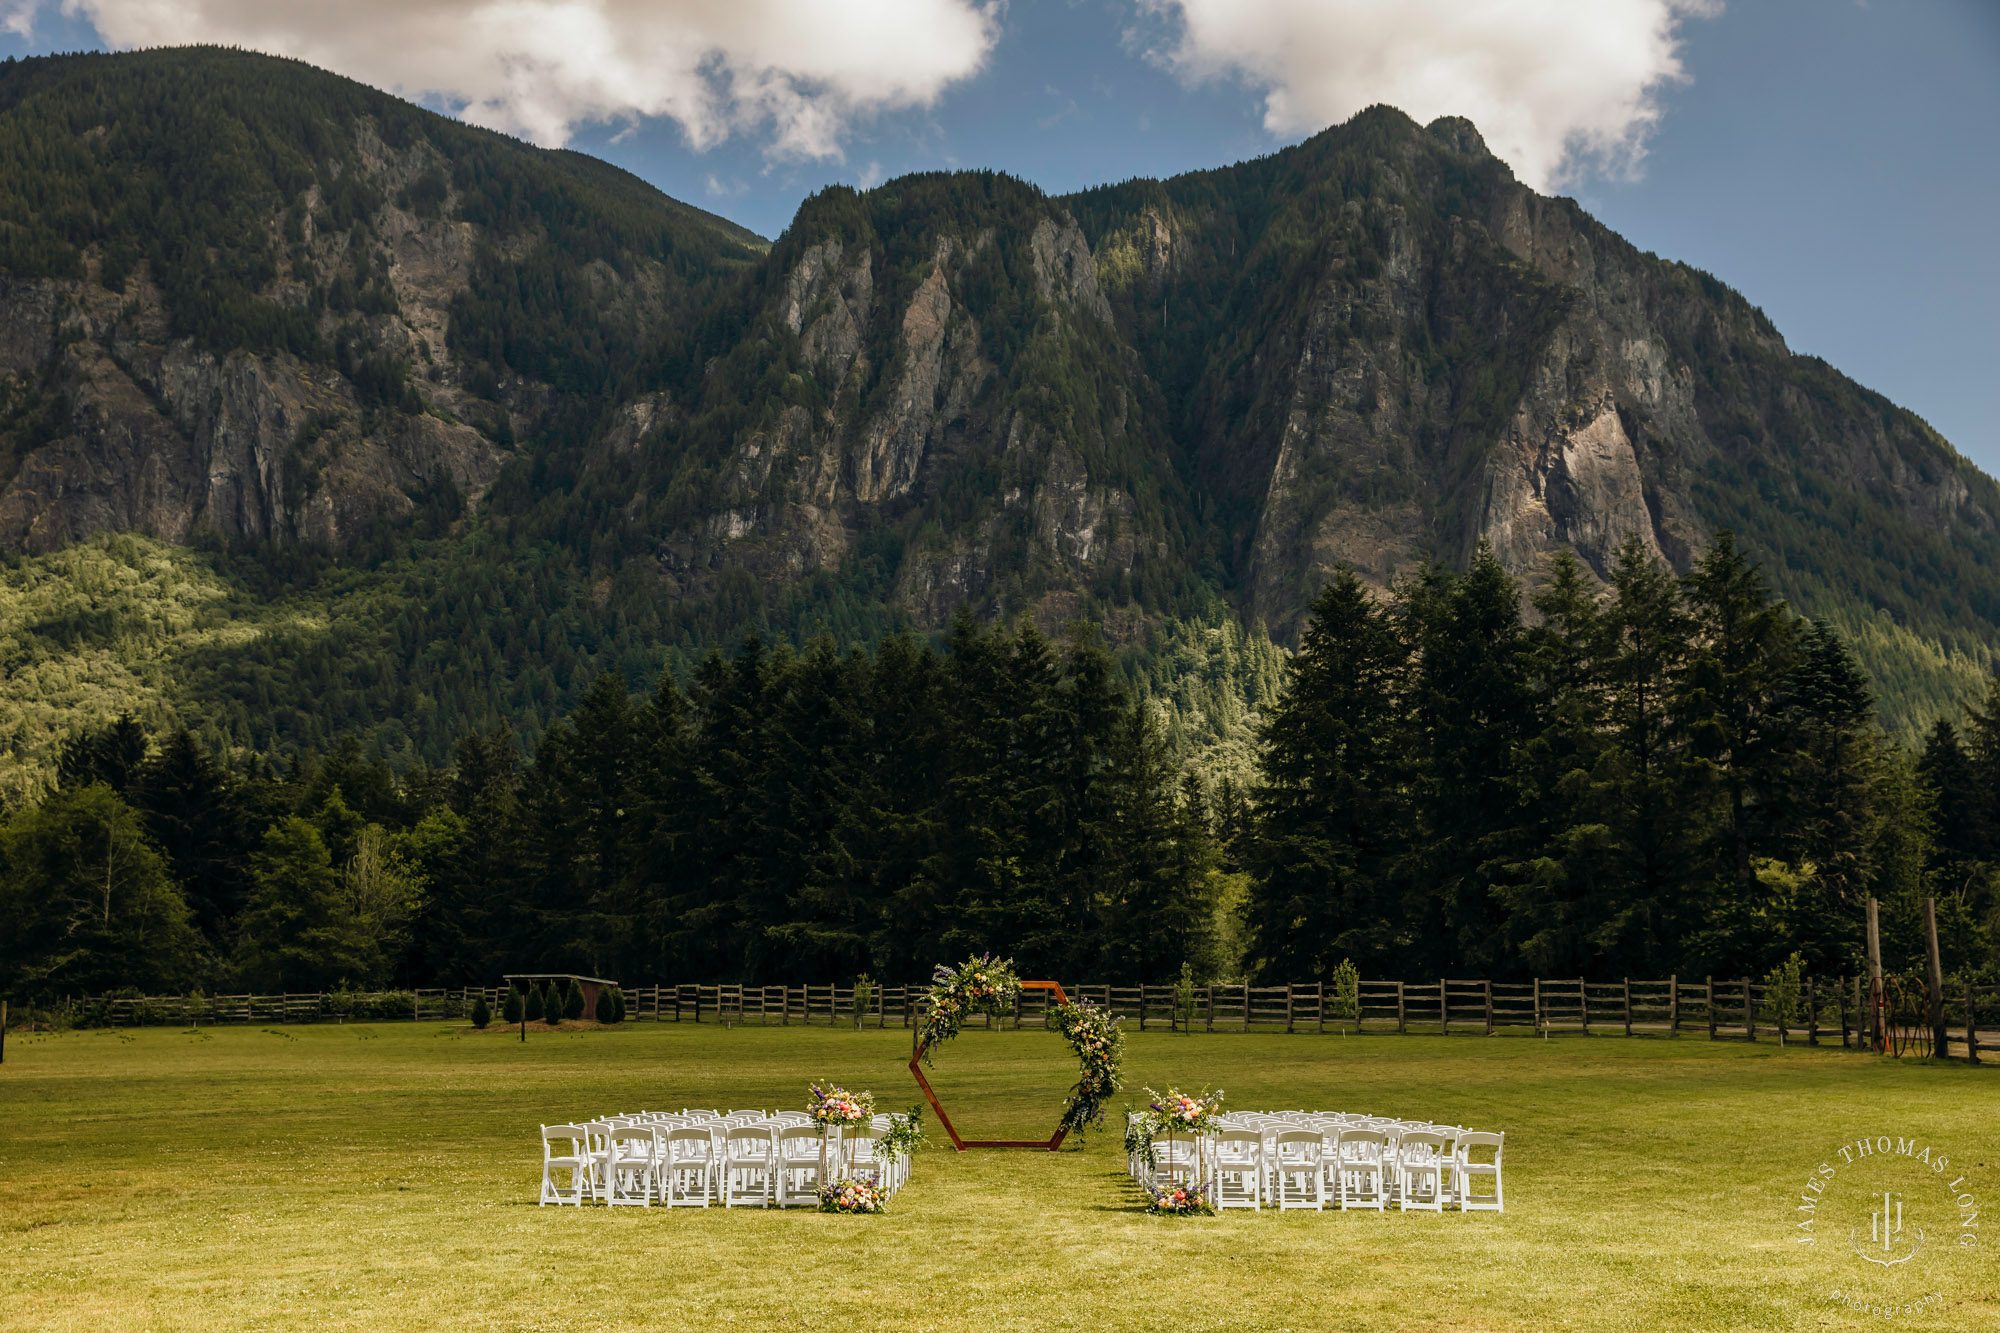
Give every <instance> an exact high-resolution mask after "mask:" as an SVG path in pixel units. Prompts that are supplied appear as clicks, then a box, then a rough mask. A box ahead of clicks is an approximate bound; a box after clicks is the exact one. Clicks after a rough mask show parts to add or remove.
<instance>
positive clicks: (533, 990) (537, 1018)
mask: <svg viewBox="0 0 2000 1333" xmlns="http://www.w3.org/2000/svg"><path fill="white" fill-rule="evenodd" d="M527 1005H528V1009H527V1013H528V1021H529V1022H530V1023H539V1022H541V1021H542V988H541V987H540V986H537V985H536V984H535V983H534V982H532V981H531V982H529V983H528V1000H527Z"/></svg>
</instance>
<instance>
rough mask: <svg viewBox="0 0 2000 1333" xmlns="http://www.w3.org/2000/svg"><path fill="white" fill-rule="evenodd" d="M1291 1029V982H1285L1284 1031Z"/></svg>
mask: <svg viewBox="0 0 2000 1333" xmlns="http://www.w3.org/2000/svg"><path fill="white" fill-rule="evenodd" d="M1291 1030H1292V983H1291V982H1289V981H1287V982H1286V983H1285V1031H1287V1032H1290V1031H1291Z"/></svg>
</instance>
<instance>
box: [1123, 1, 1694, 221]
mask: <svg viewBox="0 0 2000 1333" xmlns="http://www.w3.org/2000/svg"><path fill="white" fill-rule="evenodd" d="M1718 3H1719V0H1138V4H1139V6H1140V8H1141V9H1142V10H1143V11H1147V12H1149V13H1150V14H1152V15H1154V16H1155V17H1159V18H1164V19H1166V20H1167V21H1168V23H1169V24H1170V25H1171V27H1172V29H1173V32H1172V37H1171V39H1170V40H1169V41H1168V42H1167V43H1166V44H1165V45H1163V46H1162V47H1160V48H1158V49H1156V50H1155V51H1154V52H1153V53H1152V54H1153V56H1154V58H1155V59H1157V60H1159V61H1160V62H1161V63H1162V64H1165V65H1166V66H1168V67H1169V68H1171V69H1174V70H1176V71H1177V72H1179V73H1180V74H1182V75H1183V76H1184V77H1187V78H1189V79H1191V80H1201V79H1208V78H1217V77H1230V76H1235V77H1240V78H1242V79H1244V80H1246V81H1247V82H1249V83H1250V84H1252V85H1253V86H1255V87H1258V88H1261V89H1262V90H1263V92H1264V126H1265V128H1266V129H1268V130H1269V131H1270V132H1271V133H1273V134H1277V135H1286V136H1289V135H1293V134H1299V133H1305V132H1310V131H1315V130H1319V129H1323V128H1324V127H1326V126H1328V125H1331V124H1336V123H1338V122H1340V121H1343V120H1346V119H1347V118H1348V117H1350V116H1352V115H1353V114H1354V113H1355V112H1357V111H1360V110H1362V109H1363V108H1365V107H1368V106H1371V105H1374V104H1375V103H1378V102H1385V103H1388V104H1389V105H1391V106H1394V107H1398V108H1400V109H1401V110H1403V111H1405V112H1407V113H1408V114H1410V115H1411V116H1413V117H1415V118H1416V119H1417V120H1419V121H1429V120H1432V119H1434V118H1436V117H1438V116H1464V117H1466V118H1468V119H1470V120H1471V121H1472V122H1473V123H1474V124H1476V125H1477V126H1478V127H1479V130H1480V133H1481V135H1482V136H1484V138H1485V139H1486V143H1487V146H1488V147H1490V148H1491V149H1492V150H1493V151H1494V153H1496V154H1497V155H1498V156H1500V157H1501V158H1504V159H1505V160H1506V161H1507V163H1508V164H1509V165H1510V166H1512V167H1513V168H1514V172H1515V174H1516V175H1518V176H1519V177H1520V178H1521V179H1522V180H1524V181H1526V182H1527V183H1528V184H1530V185H1533V186H1536V187H1537V188H1543V189H1546V188H1549V187H1552V186H1555V185H1559V184H1561V183H1562V182H1563V181H1564V180H1565V179H1568V178H1569V177H1571V176H1573V175H1574V174H1575V173H1576V172H1577V171H1578V170H1580V169H1583V168H1586V167H1596V168H1599V169H1607V170H1614V171H1616V170H1629V169H1631V168H1633V167H1635V166H1636V165H1637V163H1638V161H1639V159H1640V157H1641V156H1643V154H1644V152H1645V146H1646V140H1647V138H1648V136H1649V135H1650V134H1651V132H1652V130H1653V127H1654V126H1655V125H1656V124H1657V123H1658V122H1659V119H1660V105H1659V100H1658V99H1659V93H1660V90H1661V89H1662V88H1663V87H1665V86H1667V85H1670V84H1673V83H1677V82H1682V81H1684V80H1685V79H1686V77H1687V74H1686V71H1685V70H1684V69H1683V68H1682V65H1681V60H1680V42H1679V36H1678V30H1679V26H1680V24H1681V22H1682V20H1684V19H1685V18H1688V17H1690V16H1699V15H1705V14H1710V13H1713V12H1714V11H1715V9H1716V8H1717V5H1718Z"/></svg>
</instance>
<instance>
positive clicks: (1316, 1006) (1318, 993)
mask: <svg viewBox="0 0 2000 1333" xmlns="http://www.w3.org/2000/svg"><path fill="white" fill-rule="evenodd" d="M1313 1014H1314V1018H1313V1031H1315V1032H1325V1031H1326V983H1325V982H1324V981H1316V982H1314V983H1313Z"/></svg>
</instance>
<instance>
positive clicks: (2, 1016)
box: [0, 981, 1979, 1065]
mask: <svg viewBox="0 0 2000 1333" xmlns="http://www.w3.org/2000/svg"><path fill="white" fill-rule="evenodd" d="M1978 1002H1979V995H1978V992H1976V991H1974V990H1973V988H1972V983H1971V982H1970V981H1968V982H1966V983H1965V1061H1966V1063H1967V1064H1974V1065H1976V1064H1978V1063H1979V1022H1978V1014H1979V1010H1978V1009H1977V1008H1976V1007H1975V1006H1976V1005H1977V1004H1978ZM6 1026H7V1006H6V1004H5V1003H4V1002H0V1030H4V1029H5V1028H6Z"/></svg>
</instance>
